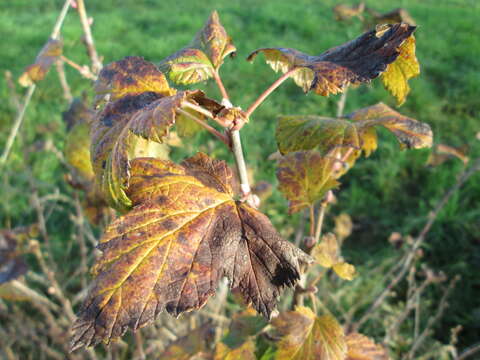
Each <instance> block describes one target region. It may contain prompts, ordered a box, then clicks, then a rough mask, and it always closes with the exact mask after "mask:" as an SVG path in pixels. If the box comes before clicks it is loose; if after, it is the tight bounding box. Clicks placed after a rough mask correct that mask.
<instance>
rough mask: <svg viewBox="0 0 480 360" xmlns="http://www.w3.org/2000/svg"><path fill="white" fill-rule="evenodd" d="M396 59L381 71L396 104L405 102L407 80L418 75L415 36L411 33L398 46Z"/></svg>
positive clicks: (408, 87)
mask: <svg viewBox="0 0 480 360" xmlns="http://www.w3.org/2000/svg"><path fill="white" fill-rule="evenodd" d="M398 49H399V51H400V54H399V55H398V57H397V59H396V60H395V61H394V62H393V63H391V64H389V65H388V66H387V70H386V71H385V72H383V73H382V82H383V84H384V85H385V88H386V89H387V90H388V91H389V92H390V93H391V94H392V95H393V96H395V98H396V99H397V105H398V106H400V105H402V104H403V103H404V102H405V99H406V98H407V95H408V93H409V92H410V86H409V85H408V80H410V79H411V78H413V77H416V76H418V75H420V64H419V63H418V60H417V57H416V56H415V37H414V36H413V35H411V36H410V37H408V38H407V39H406V40H405V41H404V42H403V44H402V45H400V47H399V48H398Z"/></svg>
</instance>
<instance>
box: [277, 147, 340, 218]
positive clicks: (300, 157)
mask: <svg viewBox="0 0 480 360" xmlns="http://www.w3.org/2000/svg"><path fill="white" fill-rule="evenodd" d="M336 163H337V160H336V159H335V158H333V157H325V156H322V155H321V154H320V153H319V152H317V151H297V152H294V153H290V154H288V155H286V156H284V157H282V158H281V159H280V161H279V162H278V168H277V179H278V182H279V189H280V191H281V192H282V193H283V195H284V196H285V197H286V198H287V199H288V200H289V203H288V208H289V212H290V213H295V212H298V211H300V210H302V209H304V208H306V207H308V206H310V205H314V204H315V203H316V202H317V201H320V200H321V199H322V198H323V197H324V196H325V194H326V193H327V191H329V190H331V189H334V188H336V187H337V186H339V185H340V183H339V182H338V181H337V180H336V178H337V177H338V176H337V172H336V168H335V167H336Z"/></svg>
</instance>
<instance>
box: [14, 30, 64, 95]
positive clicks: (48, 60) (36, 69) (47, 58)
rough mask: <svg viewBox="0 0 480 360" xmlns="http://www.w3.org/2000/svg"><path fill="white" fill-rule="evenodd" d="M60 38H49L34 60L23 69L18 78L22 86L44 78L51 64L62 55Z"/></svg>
mask: <svg viewBox="0 0 480 360" xmlns="http://www.w3.org/2000/svg"><path fill="white" fill-rule="evenodd" d="M62 48H63V43H62V41H61V40H55V39H49V40H48V42H47V43H46V44H45V45H44V46H43V48H42V50H40V52H39V53H38V55H37V58H36V59H35V62H34V63H33V64H31V65H29V66H27V68H26V69H25V71H24V73H23V74H22V75H21V76H20V78H19V79H18V82H19V83H20V85H22V86H25V87H27V86H30V85H32V84H34V83H36V82H38V81H40V80H43V79H44V78H45V75H47V73H48V71H49V70H50V67H51V66H52V64H53V63H54V62H55V61H56V60H57V59H58V58H59V57H60V55H62Z"/></svg>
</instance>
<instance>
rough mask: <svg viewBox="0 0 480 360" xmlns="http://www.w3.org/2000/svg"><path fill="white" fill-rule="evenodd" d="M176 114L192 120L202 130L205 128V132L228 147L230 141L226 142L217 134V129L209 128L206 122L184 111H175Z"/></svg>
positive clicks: (224, 138) (219, 133)
mask: <svg viewBox="0 0 480 360" xmlns="http://www.w3.org/2000/svg"><path fill="white" fill-rule="evenodd" d="M177 112H178V113H179V114H182V115H183V116H186V117H188V118H189V119H192V120H193V121H195V122H196V123H197V124H200V125H201V126H202V127H203V128H205V129H206V130H208V132H210V133H211V134H213V135H214V136H216V137H217V138H218V139H220V141H222V142H223V143H224V144H225V145H227V146H228V147H230V141H228V139H227V138H226V137H225V136H224V135H223V134H222V133H221V132H219V131H218V130H217V129H215V128H213V127H211V126H210V125H208V124H207V123H206V122H204V121H202V120H200V119H199V118H197V117H196V116H195V115H192V114H190V113H189V112H187V111H185V110H182V109H177Z"/></svg>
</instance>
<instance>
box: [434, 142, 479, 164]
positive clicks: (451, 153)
mask: <svg viewBox="0 0 480 360" xmlns="http://www.w3.org/2000/svg"><path fill="white" fill-rule="evenodd" d="M466 150H467V148H466V146H462V147H461V148H456V147H453V146H449V145H445V144H437V145H435V148H434V150H433V151H432V152H431V153H430V156H429V157H428V160H427V165H430V166H438V165H441V164H443V163H444V162H445V161H447V160H448V159H451V158H457V159H459V160H460V161H462V162H463V164H464V165H467V164H468V162H469V161H470V158H469V157H468V156H467V154H466Z"/></svg>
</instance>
